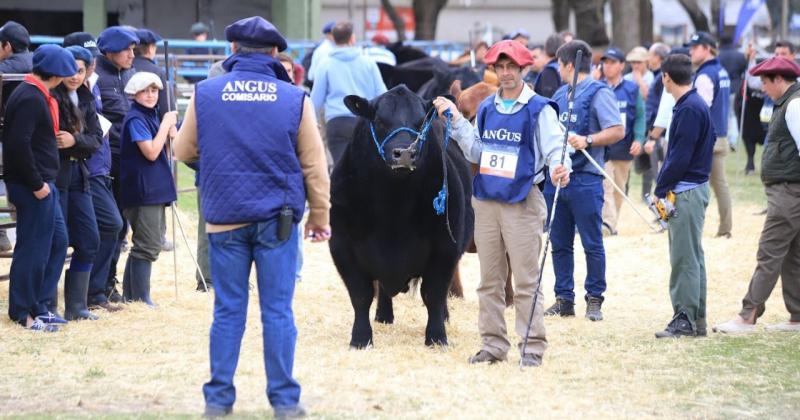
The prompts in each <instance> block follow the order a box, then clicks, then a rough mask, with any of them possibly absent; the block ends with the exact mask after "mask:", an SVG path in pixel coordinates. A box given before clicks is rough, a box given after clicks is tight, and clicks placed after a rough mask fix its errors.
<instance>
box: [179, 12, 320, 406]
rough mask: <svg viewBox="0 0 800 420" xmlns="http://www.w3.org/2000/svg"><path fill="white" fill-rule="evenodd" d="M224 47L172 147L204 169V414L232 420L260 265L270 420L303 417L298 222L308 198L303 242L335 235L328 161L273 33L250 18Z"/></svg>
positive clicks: (310, 109)
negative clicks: (209, 296)
mask: <svg viewBox="0 0 800 420" xmlns="http://www.w3.org/2000/svg"><path fill="white" fill-rule="evenodd" d="M225 37H226V38H227V40H228V41H229V42H231V43H232V51H233V55H231V56H230V57H228V59H226V60H225V62H224V64H223V67H224V68H225V70H226V71H227V72H228V73H226V74H223V75H221V76H218V77H215V78H212V79H208V80H205V81H202V82H200V83H199V84H198V85H197V89H196V91H195V95H194V97H193V98H192V99H191V101H190V102H189V106H188V108H187V110H186V117H185V119H184V122H183V125H182V126H181V130H180V132H179V134H178V140H177V142H176V144H175V156H176V157H177V158H178V159H180V160H182V161H185V162H186V161H188V162H194V161H198V159H199V163H200V167H201V168H204V169H202V170H201V171H200V173H199V178H200V179H199V182H200V193H201V194H202V199H201V203H202V205H203V215H204V216H205V218H206V221H207V222H208V223H207V225H206V227H207V231H208V239H209V244H210V249H209V257H210V260H211V276H212V277H213V278H214V290H215V292H216V298H215V301H214V322H213V324H212V325H211V334H210V356H211V380H210V381H209V382H208V383H206V384H205V385H204V386H203V394H204V395H205V400H206V416H222V415H227V414H230V413H231V412H232V410H233V404H234V401H235V398H236V389H235V388H234V386H233V374H234V372H235V370H236V364H237V363H238V360H239V348H240V346H241V341H242V335H243V334H244V327H245V321H246V318H247V300H248V299H247V298H248V296H247V295H248V286H249V284H248V278H249V277H250V267H251V265H252V264H253V262H255V265H256V277H257V282H258V292H259V293H258V294H259V303H260V306H261V322H262V325H263V345H264V365H265V367H266V373H267V397H268V399H269V402H270V404H271V405H272V407H273V409H274V410H275V416H276V418H290V417H300V416H303V415H305V411H304V410H303V408H302V407H301V406H300V404H299V400H300V385H299V384H298V383H297V381H295V379H294V378H293V376H292V369H293V365H294V350H295V342H296V340H297V329H296V328H295V324H294V315H293V313H292V297H293V295H294V286H295V269H296V266H297V240H298V239H297V235H300V234H301V233H300V232H298V228H297V224H298V223H299V222H300V220H301V219H302V217H303V209H304V205H305V201H306V199H308V202H309V208H310V212H309V216H308V222H307V223H306V226H305V232H304V236H305V237H311V238H313V239H312V240H313V241H315V242H319V241H324V240H327V239H328V238H329V237H330V226H329V225H328V223H329V221H328V220H329V218H328V217H329V216H328V211H329V209H330V199H329V197H330V196H329V194H330V193H329V190H330V181H329V179H328V168H327V164H326V161H325V152H324V148H323V145H322V139H321V138H320V134H319V130H318V129H317V122H316V118H315V116H314V105H313V104H312V103H311V100H310V99H308V98H307V97H306V95H305V93H304V92H303V91H302V90H301V89H299V88H297V87H295V86H294V85H293V84H292V79H291V78H290V77H289V75H288V74H287V73H286V70H285V69H284V67H283V65H282V64H281V63H280V61H278V60H277V59H276V58H275V57H276V56H277V54H278V51H283V50H285V49H286V40H285V39H284V38H283V36H282V35H281V34H280V32H278V30H277V29H276V28H275V26H273V25H272V24H271V23H269V22H268V21H266V20H265V19H264V18H261V17H258V16H254V17H250V18H246V19H242V20H239V21H237V22H235V23H233V24H231V25H230V26H228V27H227V28H225ZM264 116H270V118H264ZM205 168H213V170H206V169H205Z"/></svg>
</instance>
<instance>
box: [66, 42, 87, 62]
mask: <svg viewBox="0 0 800 420" xmlns="http://www.w3.org/2000/svg"><path fill="white" fill-rule="evenodd" d="M65 49H66V50H67V51H69V52H70V54H72V57H73V58H75V59H76V60H82V61H83V62H84V63H86V65H87V66H88V65H89V64H91V62H92V60H94V54H92V52H91V51H89V49H88V48H83V47H81V46H80V45H70V46H69V47H66V48H65Z"/></svg>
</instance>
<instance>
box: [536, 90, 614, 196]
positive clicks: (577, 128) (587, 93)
mask: <svg viewBox="0 0 800 420" xmlns="http://www.w3.org/2000/svg"><path fill="white" fill-rule="evenodd" d="M578 87H580V89H579V90H578V91H577V92H576V95H575V103H574V104H573V109H572V118H571V120H572V121H570V122H569V124H567V111H568V103H567V102H568V99H569V98H568V96H567V93H568V89H569V85H564V86H561V87H560V88H558V90H557V91H556V93H555V94H554V95H553V101H554V102H555V103H556V104H557V105H558V109H559V110H560V111H559V112H560V114H559V116H558V119H559V120H560V121H561V124H563V125H564V128H567V129H569V131H572V132H574V133H576V134H579V135H581V136H586V135H589V134H592V133H590V132H589V119H590V118H591V116H592V99H594V95H595V93H597V91H599V90H600V89H603V88H605V89H608V86H606V85H605V84H604V83H601V82H598V81H596V80H592V79H590V78H588V77H587V78H586V79H584V81H582V82H581V83H579V84H578ZM588 152H589V155H591V156H592V158H594V160H595V161H597V163H599V164H600V166H602V165H603V164H604V163H605V161H606V148H605V147H602V146H601V147H590V148H589V149H588ZM570 157H571V158H572V172H576V173H577V172H585V173H590V174H595V175H601V176H602V174H601V173H600V171H598V170H597V169H596V168H595V167H594V166H592V164H591V163H589V161H588V160H587V159H586V156H584V155H583V153H582V152H577V153H574V154H571V155H570ZM549 187H550V183H546V184H545V188H549Z"/></svg>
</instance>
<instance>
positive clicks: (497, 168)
mask: <svg viewBox="0 0 800 420" xmlns="http://www.w3.org/2000/svg"><path fill="white" fill-rule="evenodd" d="M494 99H495V96H494V95H491V96H489V97H488V98H486V99H484V100H483V102H482V103H481V106H480V108H479V109H478V133H480V136H481V144H482V145H483V151H482V152H481V162H480V164H481V165H480V170H479V171H478V174H477V175H475V179H473V181H472V191H473V192H474V194H475V197H476V198H478V199H480V200H494V201H500V202H503V203H518V202H520V201H522V200H525V198H526V197H527V196H528V192H530V190H531V186H533V180H534V178H535V177H536V154H535V152H534V147H536V146H535V136H536V129H535V128H536V126H537V120H538V117H539V112H541V110H542V108H544V107H545V106H547V105H550V106H552V107H553V108H556V104H554V103H552V102H550V101H549V100H547V99H545V98H544V97H543V96H540V95H534V96H533V97H531V99H530V100H529V101H528V103H527V104H526V105H525V106H524V107H523V108H522V109H520V110H519V111H517V112H515V113H513V114H501V113H500V112H498V111H497V108H496V107H495V105H494ZM556 109H557V108H556ZM556 112H558V111H556ZM515 157H516V165H511V164H509V162H512V161H513V160H514V159H515Z"/></svg>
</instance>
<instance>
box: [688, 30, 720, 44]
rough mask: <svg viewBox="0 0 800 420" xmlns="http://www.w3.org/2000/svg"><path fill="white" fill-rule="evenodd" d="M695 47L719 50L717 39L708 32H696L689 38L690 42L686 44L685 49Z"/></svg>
mask: <svg viewBox="0 0 800 420" xmlns="http://www.w3.org/2000/svg"><path fill="white" fill-rule="evenodd" d="M695 45H708V46H711V47H714V48H717V39H716V38H714V36H713V35H711V34H710V33H708V32H703V31H700V32H696V33H695V34H694V35H692V37H691V38H689V42H687V43H686V44H684V46H685V47H693V46H695Z"/></svg>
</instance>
